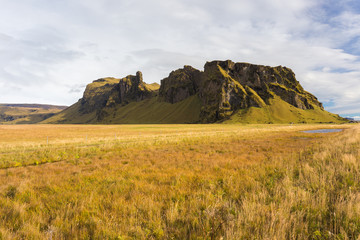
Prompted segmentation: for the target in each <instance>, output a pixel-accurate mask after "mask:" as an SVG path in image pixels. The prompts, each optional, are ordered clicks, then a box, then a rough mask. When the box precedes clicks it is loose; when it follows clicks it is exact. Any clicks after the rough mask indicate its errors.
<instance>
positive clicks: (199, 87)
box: [159, 60, 323, 122]
mask: <svg viewBox="0 0 360 240" xmlns="http://www.w3.org/2000/svg"><path fill="white" fill-rule="evenodd" d="M195 94H198V96H199V98H200V100H201V103H202V108H201V112H200V116H201V117H200V118H201V119H202V122H216V121H219V120H223V119H226V118H227V117H229V116H231V115H232V114H233V113H234V112H235V111H237V110H239V109H246V108H249V107H264V106H265V105H269V104H270V99H273V98H274V97H275V96H279V97H280V98H281V99H282V100H283V101H285V102H287V103H289V104H291V105H293V106H294V107H296V108H299V109H302V110H307V109H314V107H318V108H320V109H323V107H322V104H321V103H320V102H318V100H317V98H316V97H315V96H313V95H312V94H310V93H308V92H306V91H305V90H304V89H303V88H302V87H301V85H300V83H299V82H298V81H297V80H296V78H295V74H294V72H293V71H292V70H291V69H289V68H286V67H281V66H278V67H269V66H262V65H254V64H249V63H234V62H232V61H230V60H228V61H213V62H207V63H206V64H205V67H204V71H203V72H200V71H198V70H196V69H194V68H192V67H189V66H185V67H184V68H183V69H179V70H176V71H173V72H172V73H170V75H169V77H167V78H165V79H163V80H162V81H161V87H160V92H159V96H161V97H163V100H164V101H167V102H169V103H175V102H178V101H181V100H183V99H185V98H187V97H189V96H191V95H195Z"/></svg>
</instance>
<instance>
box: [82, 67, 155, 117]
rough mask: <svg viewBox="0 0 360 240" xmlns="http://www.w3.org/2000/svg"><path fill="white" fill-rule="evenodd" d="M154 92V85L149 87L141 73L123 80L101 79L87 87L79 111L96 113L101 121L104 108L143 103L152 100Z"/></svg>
mask: <svg viewBox="0 0 360 240" xmlns="http://www.w3.org/2000/svg"><path fill="white" fill-rule="evenodd" d="M154 92H156V88H155V90H154V84H152V86H151V87H148V85H147V84H146V83H144V82H143V77H142V73H141V72H137V73H136V75H135V76H134V75H129V76H127V77H125V78H121V79H117V78H101V79H98V80H95V81H93V82H92V83H91V84H88V85H87V86H86V89H85V92H84V95H83V98H82V99H80V100H79V102H80V108H79V111H80V112H81V113H83V114H87V113H91V112H94V111H96V112H97V115H98V119H99V120H100V119H102V118H103V117H104V116H103V114H104V112H103V111H102V110H103V109H104V108H107V107H114V106H116V105H119V104H120V105H125V104H128V103H129V102H132V101H137V102H138V101H142V100H144V99H146V98H151V97H152V96H153V94H154Z"/></svg>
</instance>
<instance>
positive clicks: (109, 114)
mask: <svg viewBox="0 0 360 240" xmlns="http://www.w3.org/2000/svg"><path fill="white" fill-rule="evenodd" d="M223 121H230V122H244V123H252V122H254V123H289V122H299V123H303V122H341V121H343V119H342V118H340V117H339V116H337V115H334V114H331V113H328V112H326V111H325V110H324V109H323V106H322V104H321V103H320V102H319V101H318V100H317V98H316V97H315V96H313V95H312V94H310V93H308V92H306V91H305V90H304V89H303V88H302V86H301V85H300V83H299V82H298V81H297V80H296V78H295V74H294V72H293V71H292V70H291V69H289V68H287V67H282V66H278V67H269V66H262V65H254V64H249V63H234V62H232V61H230V60H227V61H212V62H207V63H206V64H205V66H204V70H203V71H200V70H197V69H195V68H193V67H191V66H184V68H182V69H178V70H176V71H172V72H171V73H170V74H169V76H168V77H167V78H164V79H163V80H161V85H160V86H159V85H158V84H156V83H154V84H146V83H144V82H143V76H142V73H141V72H137V73H136V75H135V76H134V75H129V76H127V77H125V78H121V79H117V78H102V79H98V80H96V81H94V82H93V83H91V84H89V85H88V86H87V87H86V89H85V92H84V96H83V98H82V99H80V100H79V102H78V103H76V104H74V105H73V106H71V107H70V108H69V109H67V110H65V111H63V112H62V113H61V114H58V115H57V116H55V117H53V118H50V120H49V121H47V122H56V123H85V122H86V123H99V122H101V123H214V122H223Z"/></svg>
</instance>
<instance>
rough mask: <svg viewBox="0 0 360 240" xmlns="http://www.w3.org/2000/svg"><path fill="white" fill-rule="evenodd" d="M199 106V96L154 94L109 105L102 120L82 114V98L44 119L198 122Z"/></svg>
mask: <svg viewBox="0 0 360 240" xmlns="http://www.w3.org/2000/svg"><path fill="white" fill-rule="evenodd" d="M200 107H201V105H200V101H199V98H198V97H197V96H191V97H189V98H187V99H185V100H183V101H181V102H178V103H175V104H171V103H167V102H162V101H159V100H158V98H157V97H153V98H150V99H145V100H143V101H140V102H131V103H129V104H127V105H124V106H120V107H118V108H107V109H105V110H104V111H103V112H102V115H103V118H102V120H100V121H99V120H98V117H97V115H96V112H92V113H88V114H81V113H80V112H79V108H80V102H77V103H75V104H74V105H72V106H71V107H69V108H68V109H66V110H64V111H63V112H61V113H59V114H57V115H56V116H53V117H52V118H49V119H47V120H45V121H44V122H43V123H113V124H114V123H134V124H135V123H136V124H140V123H196V122H199V113H200Z"/></svg>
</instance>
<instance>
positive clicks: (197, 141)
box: [0, 124, 360, 239]
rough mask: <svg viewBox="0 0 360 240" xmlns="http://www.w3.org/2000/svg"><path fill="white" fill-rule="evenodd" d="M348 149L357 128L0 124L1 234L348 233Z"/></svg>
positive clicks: (353, 190) (359, 163) (355, 193)
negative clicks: (330, 130)
mask: <svg viewBox="0 0 360 240" xmlns="http://www.w3.org/2000/svg"><path fill="white" fill-rule="evenodd" d="M320 128H343V129H344V131H342V132H338V133H326V134H309V133H304V132H302V131H303V130H309V129H320ZM359 146H360V126H359V125H357V124H354V125H324V124H321V125H305V124H304V125H273V124H266V125H240V124H209V125H0V239H357V238H359V236H360V181H359V180H360V153H359Z"/></svg>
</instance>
